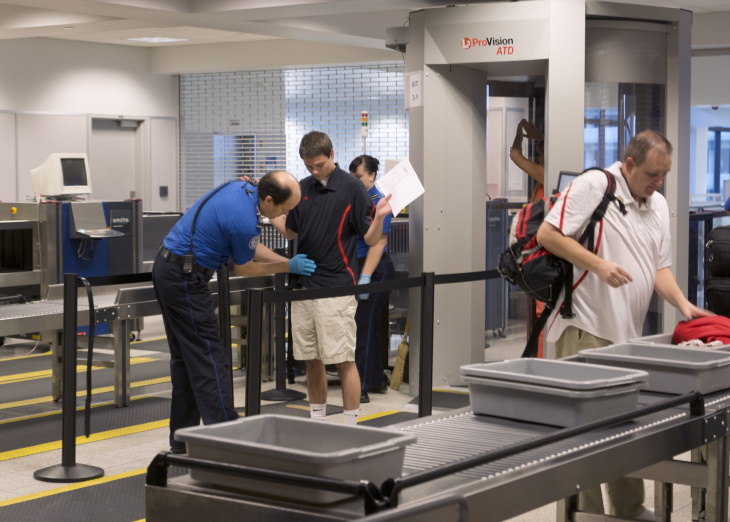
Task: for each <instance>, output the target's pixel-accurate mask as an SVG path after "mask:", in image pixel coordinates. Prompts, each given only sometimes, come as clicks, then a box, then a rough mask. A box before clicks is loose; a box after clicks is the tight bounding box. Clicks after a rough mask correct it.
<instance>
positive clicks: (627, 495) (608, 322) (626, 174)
mask: <svg viewBox="0 0 730 522" xmlns="http://www.w3.org/2000/svg"><path fill="white" fill-rule="evenodd" d="M671 166H672V145H671V144H670V143H669V141H668V140H667V139H666V138H665V137H664V136H663V135H662V134H661V133H659V132H656V131H652V130H646V131H643V132H640V133H639V134H637V135H636V136H635V137H634V138H633V139H632V140H631V142H630V143H629V144H628V146H627V147H626V152H625V154H624V160H623V162H616V163H614V164H613V165H611V166H610V167H608V168H607V170H608V172H609V173H611V174H613V176H614V178H615V180H616V189H615V195H616V198H617V199H618V200H619V201H622V202H623V204H624V207H625V210H626V214H625V215H624V214H622V212H621V210H620V209H619V208H618V206H617V205H609V206H608V208H607V210H606V213H605V215H604V217H603V219H602V220H601V222H600V223H599V224H598V226H597V227H596V230H595V237H594V242H593V244H594V248H593V250H592V251H590V250H588V249H586V248H585V247H584V246H582V245H581V244H579V243H578V241H577V240H576V238H578V237H580V234H581V231H582V229H583V228H585V225H586V223H587V222H588V220H589V219H590V217H591V215H592V213H593V211H594V209H595V208H596V206H597V205H598V204H599V203H600V201H601V199H602V198H603V196H604V193H605V191H606V186H607V183H608V180H607V177H606V174H605V173H604V172H603V171H601V170H600V169H594V170H590V171H588V172H586V173H585V174H582V175H581V176H579V177H577V178H576V179H575V180H574V181H573V182H572V183H571V185H570V186H569V188H568V189H567V190H566V191H564V193H563V194H562V195H561V197H560V199H559V200H558V201H557V202H556V204H555V205H554V206H553V208H552V209H551V210H550V213H549V214H548V215H547V217H546V218H545V220H544V222H543V223H542V225H541V226H540V228H539V229H538V232H537V240H538V243H539V244H541V245H542V246H543V247H545V248H546V249H547V250H549V251H550V252H551V253H553V254H554V255H556V256H559V257H561V258H563V259H565V260H567V261H569V262H570V263H572V264H573V284H574V290H573V294H572V300H573V301H572V311H573V313H574V317H572V318H569V317H563V316H562V315H561V314H560V313H559V309H560V300H559V301H558V306H556V311H557V313H556V312H553V315H552V316H551V317H550V318H549V319H548V322H547V329H548V330H547V341H548V342H550V343H555V354H556V357H557V358H563V357H567V356H570V355H574V354H575V353H577V352H578V351H580V350H583V349H585V348H597V347H600V346H607V345H609V344H612V343H621V342H625V341H627V340H628V339H632V338H635V337H639V336H641V334H642V327H643V324H644V318H645V317H646V314H647V312H648V309H649V303H650V300H651V297H652V294H653V292H654V291H656V292H657V293H658V294H659V295H660V296H661V297H663V298H664V299H666V300H667V301H668V302H669V303H670V304H671V305H672V306H674V307H675V308H676V309H677V310H679V312H680V313H681V314H682V315H683V316H684V317H685V318H686V319H692V318H695V317H701V316H705V315H711V312H709V311H707V310H703V309H701V308H698V307H696V306H695V305H693V304H692V303H690V302H689V301H688V300H687V298H686V297H685V296H684V294H683V293H682V290H681V289H680V288H679V286H678V285H677V281H676V279H675V278H674V274H672V271H671V233H670V229H669V208H668V207H667V202H666V200H665V199H664V196H662V195H661V194H660V193H659V192H657V191H658V190H659V189H660V188H661V186H662V184H663V183H664V178H665V177H666V175H667V173H668V172H669V170H670V169H671ZM608 491H609V496H610V498H611V504H612V506H613V510H614V514H615V515H617V516H619V517H623V518H637V517H638V518H641V517H642V516H643V517H648V516H650V515H651V512H650V511H649V510H647V509H645V508H644V506H643V501H644V485H643V481H641V480H640V479H630V478H625V477H624V478H619V479H615V480H613V481H611V482H609V484H608ZM578 507H579V509H580V510H582V511H589V512H594V513H603V501H602V497H601V491H600V488H595V489H594V490H590V491H586V492H584V493H582V494H581V495H580V497H579V505H578ZM647 519H649V520H653V518H647Z"/></svg>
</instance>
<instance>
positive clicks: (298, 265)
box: [289, 254, 317, 276]
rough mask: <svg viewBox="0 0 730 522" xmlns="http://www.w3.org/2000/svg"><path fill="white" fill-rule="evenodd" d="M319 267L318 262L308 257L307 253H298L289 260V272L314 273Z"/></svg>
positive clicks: (305, 274)
mask: <svg viewBox="0 0 730 522" xmlns="http://www.w3.org/2000/svg"><path fill="white" fill-rule="evenodd" d="M316 269H317V263H315V262H314V261H312V260H311V259H309V258H308V257H307V255H306V254H297V255H295V256H294V257H292V258H291V259H290V260H289V272H291V273H292V274H299V275H304V276H308V275H312V274H313V273H314V271H315V270H316Z"/></svg>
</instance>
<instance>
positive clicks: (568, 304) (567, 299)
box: [560, 167, 626, 319]
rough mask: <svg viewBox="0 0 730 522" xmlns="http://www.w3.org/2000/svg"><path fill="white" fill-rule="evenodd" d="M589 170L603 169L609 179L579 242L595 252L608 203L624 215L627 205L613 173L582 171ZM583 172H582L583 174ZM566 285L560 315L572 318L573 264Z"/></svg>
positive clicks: (593, 168)
mask: <svg viewBox="0 0 730 522" xmlns="http://www.w3.org/2000/svg"><path fill="white" fill-rule="evenodd" d="M589 170H601V171H603V173H604V174H605V175H606V178H607V180H608V184H607V185H606V191H605V192H604V193H603V199H601V202H600V203H599V204H598V206H597V207H596V209H595V210H594V211H593V213H592V214H591V218H590V220H589V221H588V224H587V225H586V228H585V230H584V231H583V233H582V234H581V236H580V238H579V239H578V243H580V244H581V245H583V247H585V248H586V249H587V250H589V251H590V252H593V250H594V249H595V229H596V225H597V224H598V223H599V222H600V221H601V220H602V219H603V216H605V215H606V210H608V205H609V204H611V203H612V202H613V203H616V205H618V207H619V211H620V212H621V214H623V215H624V216H625V215H626V207H625V206H624V202H623V201H622V200H621V198H617V197H616V178H615V177H614V175H613V174H611V173H610V172H608V171H607V170H606V169H601V168H598V167H592V168H590V169H586V170H584V171H583V172H582V173H585V172H588V171H589ZM582 173H581V174H582ZM564 287H565V294H564V298H563V304H562V306H561V307H560V315H561V316H562V317H563V318H565V319H572V318H573V317H575V314H574V313H573V269H572V265H571V266H570V269H569V270H568V273H567V274H566V277H565V282H564Z"/></svg>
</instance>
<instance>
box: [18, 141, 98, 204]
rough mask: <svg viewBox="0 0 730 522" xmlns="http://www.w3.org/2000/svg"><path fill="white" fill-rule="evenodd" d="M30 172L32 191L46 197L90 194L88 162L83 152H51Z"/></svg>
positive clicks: (55, 197)
mask: <svg viewBox="0 0 730 522" xmlns="http://www.w3.org/2000/svg"><path fill="white" fill-rule="evenodd" d="M30 172H31V176H32V181H33V191H34V192H35V193H36V194H37V195H38V196H41V197H44V198H46V199H49V198H50V199H73V198H75V197H76V196H79V195H82V194H91V174H90V172H89V162H88V158H87V157H86V154H85V153H83V152H76V153H62V152H53V153H51V154H49V155H48V157H47V158H46V160H45V161H44V162H43V163H41V164H40V165H38V166H37V167H36V168H34V169H31V170H30Z"/></svg>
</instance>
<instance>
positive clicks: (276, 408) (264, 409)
mask: <svg viewBox="0 0 730 522" xmlns="http://www.w3.org/2000/svg"><path fill="white" fill-rule="evenodd" d="M236 411H237V412H238V413H240V414H241V415H245V414H246V408H236ZM261 413H272V414H279V415H292V416H294V417H309V402H308V401H303V400H299V401H289V402H277V403H274V404H263V405H262V406H261ZM338 413H342V407H340V406H335V405H334V404H328V405H327V415H337V414H338Z"/></svg>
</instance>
